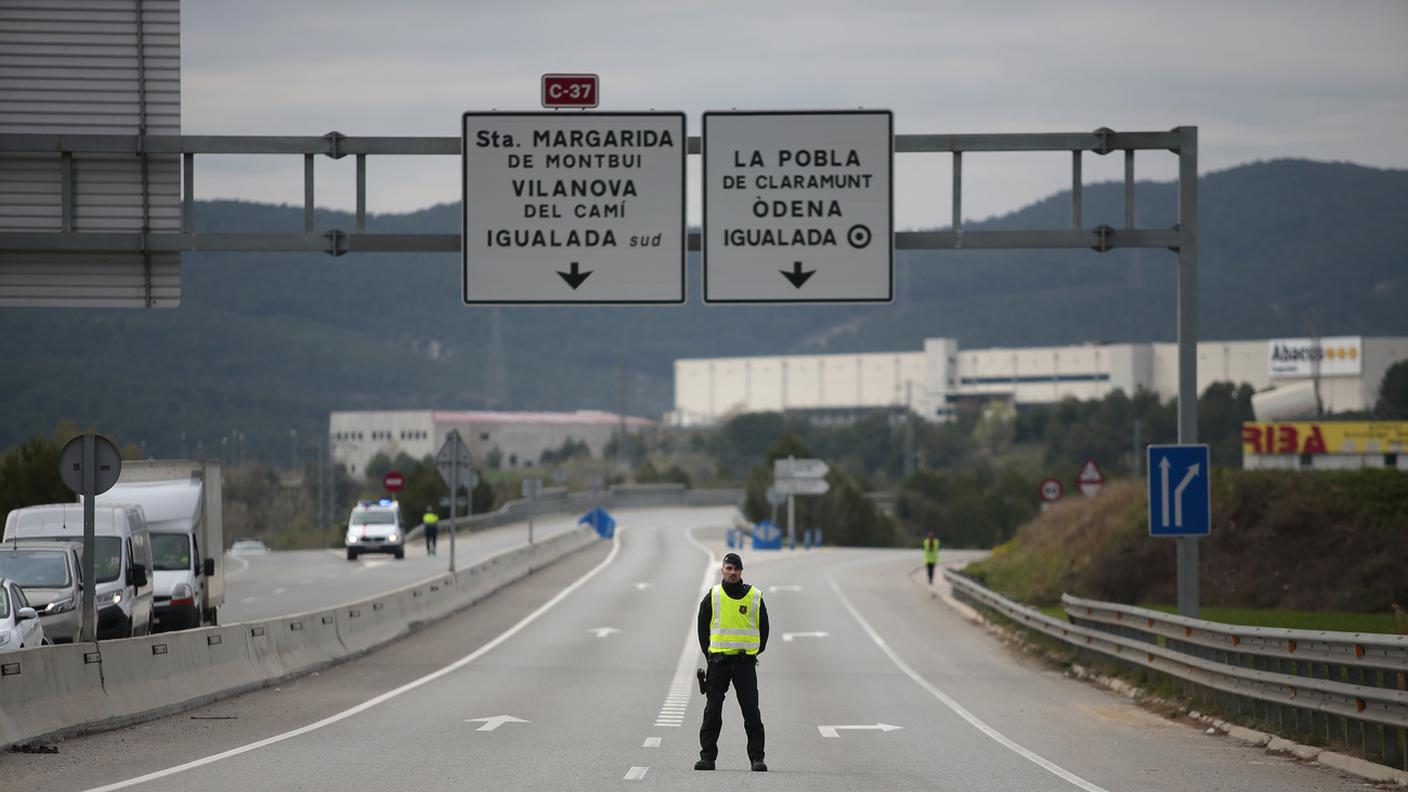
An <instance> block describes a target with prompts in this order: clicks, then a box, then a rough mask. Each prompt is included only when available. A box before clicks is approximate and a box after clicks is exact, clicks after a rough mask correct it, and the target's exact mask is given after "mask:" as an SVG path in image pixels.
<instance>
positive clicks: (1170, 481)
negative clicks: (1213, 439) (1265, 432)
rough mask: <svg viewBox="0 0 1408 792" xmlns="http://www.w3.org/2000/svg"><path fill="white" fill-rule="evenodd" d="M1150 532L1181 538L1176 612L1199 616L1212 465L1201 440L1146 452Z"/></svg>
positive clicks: (1150, 448)
mask: <svg viewBox="0 0 1408 792" xmlns="http://www.w3.org/2000/svg"><path fill="white" fill-rule="evenodd" d="M1145 454H1146V462H1147V464H1146V465H1145V470H1146V476H1147V477H1148V479H1147V480H1148V487H1149V535H1150V536H1171V537H1174V538H1175V539H1176V540H1177V541H1178V614H1179V615H1180V616H1188V617H1191V618H1197V616H1198V537H1200V536H1207V535H1208V534H1210V533H1212V486H1211V481H1212V467H1211V458H1210V456H1209V454H1208V447H1207V445H1206V444H1203V443H1183V444H1179V445H1151V446H1149V447H1148V450H1147V451H1146V452H1145Z"/></svg>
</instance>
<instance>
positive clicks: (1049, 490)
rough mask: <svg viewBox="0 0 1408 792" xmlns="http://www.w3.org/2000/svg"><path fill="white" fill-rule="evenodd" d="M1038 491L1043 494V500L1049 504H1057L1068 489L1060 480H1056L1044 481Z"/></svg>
mask: <svg viewBox="0 0 1408 792" xmlns="http://www.w3.org/2000/svg"><path fill="white" fill-rule="evenodd" d="M1038 491H1039V492H1040V494H1041V499H1042V500H1043V501H1046V502H1047V503H1055V502H1056V501H1058V500H1061V496H1062V495H1065V494H1066V488H1065V487H1064V486H1062V484H1061V482H1060V480H1058V479H1054V478H1049V479H1045V480H1043V481H1042V482H1041V487H1040V489H1039V490H1038Z"/></svg>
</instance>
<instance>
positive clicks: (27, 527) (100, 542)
mask: <svg viewBox="0 0 1408 792" xmlns="http://www.w3.org/2000/svg"><path fill="white" fill-rule="evenodd" d="M93 518H94V519H93V532H94V534H95V541H96V545H95V547H96V548H97V552H96V553H94V554H93V558H94V562H95V567H94V569H95V571H96V573H97V585H96V586H95V587H94V596H95V597H96V599H97V608H98V631H97V635H98V638H99V639H104V638H127V637H130V636H133V635H146V634H147V633H149V632H151V626H152V581H151V571H150V570H151V568H152V546H151V537H150V536H149V535H148V533H147V521H146V518H145V517H144V516H143V514H142V508H141V507H140V506H130V505H123V506H96V507H94V510H93ZM38 540H43V541H48V542H55V541H57V542H69V543H74V544H77V545H78V546H79V547H80V548H81V547H82V546H83V507H82V506H81V505H79V504H76V503H60V504H53V505H50V506H28V507H26V508H23V509H15V510H14V511H12V512H10V514H9V516H7V517H6V518H5V538H4V541H6V542H19V543H20V544H24V543H25V542H27V541H38Z"/></svg>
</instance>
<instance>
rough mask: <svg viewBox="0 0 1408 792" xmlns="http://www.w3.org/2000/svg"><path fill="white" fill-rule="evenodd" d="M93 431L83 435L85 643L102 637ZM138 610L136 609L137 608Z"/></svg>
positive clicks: (83, 636)
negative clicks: (99, 633)
mask: <svg viewBox="0 0 1408 792" xmlns="http://www.w3.org/2000/svg"><path fill="white" fill-rule="evenodd" d="M93 446H94V443H93V433H92V432H89V433H88V434H85V435H83V582H84V584H85V585H84V586H83V622H82V624H81V626H80V627H79V633H80V634H79V640H80V641H83V642H85V643H88V642H92V641H96V640H97V639H98V609H97V600H96V594H97V588H98V587H97V586H95V585H93V581H95V580H97V579H98V568H97V567H98V559H97V555H98V539H97V536H96V532H97V529H96V528H95V527H94V523H95V522H96V518H95V516H94V514H93V500H94V499H95V498H97V496H98V493H97V491H96V490H97V478H96V476H95V473H96V472H97V471H96V470H95V468H97V466H98V460H97V452H96V450H95V449H94V448H93ZM134 612H135V611H134Z"/></svg>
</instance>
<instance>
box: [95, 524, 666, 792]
mask: <svg viewBox="0 0 1408 792" xmlns="http://www.w3.org/2000/svg"><path fill="white" fill-rule="evenodd" d="M621 529H622V526H621V525H619V524H618V525H617V526H616V536H615V537H614V538H613V539H612V542H611V552H610V553H608V554H607V556H606V558H605V559H604V560H603V561H602V562H601V563H600V564H597V565H596V566H594V567H592V568H591V569H590V570H589V571H588V572H587V573H586V574H585V575H582V576H581V577H579V578H577V579H576V580H575V581H573V582H572V584H571V585H570V586H568V587H567V588H565V589H563V590H562V591H559V592H558V593H557V594H556V595H555V596H553V598H552V599H550V600H548V601H547V602H545V603H543V604H542V605H541V606H539V607H538V609H537V610H535V611H533V612H532V613H530V614H528V615H527V616H524V617H523V618H522V619H520V620H519V621H518V623H517V624H514V625H513V626H512V627H510V628H508V629H507V630H505V631H504V632H502V633H500V634H499V636H498V637H496V638H494V639H493V640H492V641H490V642H488V643H486V644H484V645H483V646H481V647H479V648H478V649H476V650H474V651H473V652H471V653H469V654H467V655H465V656H464V657H461V658H460V659H458V660H456V661H455V662H453V663H450V664H449V665H447V666H445V667H443V668H441V669H439V670H437V671H432V672H431V673H429V674H426V675H425V676H423V677H421V678H420V679H416V680H413V681H411V682H407V683H406V684H404V685H402V686H400V687H398V688H396V689H395V690H388V691H387V692H385V693H382V694H381V695H379V696H376V697H374V698H370V699H367V700H366V701H364V702H362V703H361V704H358V705H357V706H355V707H352V708H351V709H346V710H343V711H342V712H339V713H337V714H336V715H329V716H328V717H326V718H323V719H322V720H320V721H317V722H315V723H310V724H308V725H307V726H300V727H299V728H297V729H293V730H292V731H286V732H284V733H282V734H276V735H274V736H273V737H266V738H265V739H263V740H259V741H257V742H252V743H249V744H247V745H241V746H239V747H236V748H231V749H229V750H227V751H222V752H220V753H216V754H211V755H209V756H203V757H201V758H199V759H193V760H191V761H189V762H186V763H185V764H179V765H176V766H174V767H168V768H166V769H165V770H157V771H156V772H152V773H147V774H146V775H141V776H137V777H135V778H128V779H124V780H122V781H115V782H113V783H111V784H106V785H104V786H98V787H93V788H92V789H89V790H87V792H116V790H119V789H126V788H128V787H132V786H137V785H138V784H144V783H146V782H148V781H155V780H157V779H159V778H166V777H167V776H173V775H176V774H177V773H182V772H185V771H186V770H193V769H195V768H197V767H204V766H205V765H208V764H214V763H215V762H218V761H220V760H221V759H228V758H230V757H232V756H239V755H240V754H244V753H249V752H250V751H254V750H257V749H259V748H263V747H264V746H266V745H273V744H274V743H279V742H283V741H284V740H290V739H293V738H294V737H298V736H299V735H303V734H307V733H308V732H312V731H317V730H318V729H321V728H323V727H324V726H331V725H332V724H334V723H337V722H339V721H342V720H346V719H347V718H350V717H352V716H353V715H357V714H358V713H362V712H365V711H367V710H369V709H371V708H372V707H375V706H376V705H378V704H381V703H382V702H384V701H389V700H391V699H394V698H396V697H397V696H400V695H401V694H402V693H405V692H407V691H411V690H415V689H416V688H418V687H420V686H421V685H424V684H426V683H428V682H434V681H435V680H437V679H439V678H440V677H442V676H445V675H446V674H450V673H453V672H454V671H457V670H459V669H461V668H463V667H465V666H467V665H469V664H470V663H473V662H474V661H475V660H478V659H479V658H480V657H483V656H484V655H485V654H487V653H489V652H491V651H493V649H494V648H495V647H497V646H498V645H499V644H501V643H503V642H504V641H507V640H508V639H510V638H512V637H513V636H515V635H517V634H518V633H519V632H520V631H521V630H522V629H523V628H524V627H527V626H528V625H530V624H532V623H533V622H535V621H537V620H538V617H539V616H542V615H543V614H544V613H547V612H548V611H549V610H551V609H552V608H553V607H554V606H556V605H557V604H558V603H559V602H561V601H563V600H565V599H567V598H568V597H569V596H571V595H572V592H574V591H576V590H577V589H579V588H581V587H582V586H583V585H584V584H586V582H587V581H588V580H591V579H592V578H594V577H596V575H597V573H599V572H601V570H603V569H605V568H607V567H608V566H611V562H612V561H615V560H616V556H617V555H618V554H619V553H620V551H621ZM647 769H649V768H647Z"/></svg>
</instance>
